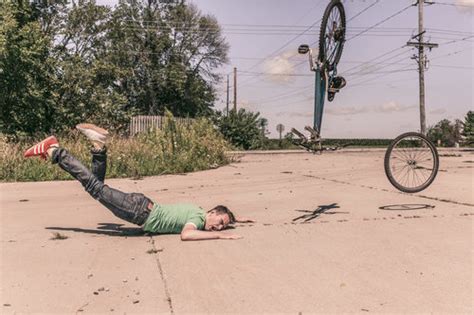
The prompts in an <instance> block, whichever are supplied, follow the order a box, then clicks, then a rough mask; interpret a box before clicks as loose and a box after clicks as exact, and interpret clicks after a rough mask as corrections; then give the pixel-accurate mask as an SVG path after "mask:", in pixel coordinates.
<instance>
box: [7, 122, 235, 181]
mask: <svg viewBox="0 0 474 315" xmlns="http://www.w3.org/2000/svg"><path fill="white" fill-rule="evenodd" d="M168 118H169V119H167V120H166V123H165V124H164V126H163V129H161V130H160V129H156V130H151V131H150V132H149V133H144V134H140V135H138V136H136V137H133V138H128V139H127V138H124V137H119V136H117V135H114V136H112V137H111V140H110V142H109V144H108V165H107V178H114V177H135V178H139V177H142V176H149V175H160V174H173V173H183V172H192V171H198V170H204V169H209V168H213V167H218V166H221V165H224V164H227V163H228V162H229V160H228V158H227V156H226V155H225V151H226V150H227V149H228V144H227V142H226V141H225V140H224V139H223V137H222V135H221V134H219V132H217V130H215V128H214V126H213V125H212V124H211V122H210V121H209V120H208V119H206V118H199V119H196V120H195V121H194V122H193V123H192V124H190V125H182V124H179V123H177V122H176V120H175V119H173V117H171V115H170V114H168ZM58 139H59V141H60V143H61V146H62V147H64V148H66V149H67V150H68V151H70V152H71V153H72V154H73V155H74V156H75V157H77V158H78V159H79V160H81V161H84V164H85V165H87V164H89V163H90V152H89V151H90V149H89V148H90V143H88V142H87V141H86V139H85V137H84V136H82V135H81V134H80V133H79V132H77V131H75V130H74V131H72V132H70V133H68V134H64V135H63V136H62V137H59V138H58ZM32 144H33V143H32V142H28V143H26V142H22V143H12V142H8V141H7V139H6V138H5V137H0V149H1V152H2V154H1V155H0V181H42V180H57V179H72V177H71V176H70V175H69V174H67V173H66V172H64V171H63V170H61V169H60V168H59V167H57V166H56V165H52V164H51V163H45V162H44V161H43V160H41V159H39V158H29V159H25V158H23V152H24V150H26V149H27V148H28V147H29V146H31V145H32Z"/></svg>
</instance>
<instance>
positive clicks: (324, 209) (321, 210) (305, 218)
mask: <svg viewBox="0 0 474 315" xmlns="http://www.w3.org/2000/svg"><path fill="white" fill-rule="evenodd" d="M338 208H340V207H339V206H338V205H337V203H332V204H330V205H320V206H318V207H317V208H316V209H315V210H313V211H311V210H295V211H298V212H303V213H305V214H303V215H301V216H299V217H296V218H294V219H293V220H292V221H293V222H296V221H298V220H299V222H309V221H312V220H314V219H316V218H317V217H319V216H320V215H321V214H337V213H346V214H347V213H349V212H340V211H328V210H331V209H338Z"/></svg>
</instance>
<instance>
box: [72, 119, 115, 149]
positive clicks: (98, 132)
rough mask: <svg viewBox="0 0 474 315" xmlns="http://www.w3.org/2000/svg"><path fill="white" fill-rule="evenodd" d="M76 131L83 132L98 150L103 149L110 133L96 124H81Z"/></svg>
mask: <svg viewBox="0 0 474 315" xmlns="http://www.w3.org/2000/svg"><path fill="white" fill-rule="evenodd" d="M76 129H77V130H79V131H80V132H82V133H83V134H84V135H85V136H86V137H87V139H89V140H90V141H91V142H92V143H93V144H94V147H95V148H96V149H102V148H103V147H104V145H105V142H106V141H107V136H108V135H109V132H108V131H107V130H105V129H104V128H100V127H98V126H96V125H94V124H79V125H77V126H76Z"/></svg>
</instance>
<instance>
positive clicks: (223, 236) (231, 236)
mask: <svg viewBox="0 0 474 315" xmlns="http://www.w3.org/2000/svg"><path fill="white" fill-rule="evenodd" d="M219 238H220V239H222V240H238V239H241V238H243V236H240V235H237V234H224V233H222V234H221V235H219Z"/></svg>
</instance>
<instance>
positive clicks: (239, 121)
mask: <svg viewBox="0 0 474 315" xmlns="http://www.w3.org/2000/svg"><path fill="white" fill-rule="evenodd" d="M214 122H215V124H216V126H217V127H218V129H219V131H220V132H221V133H222V134H223V135H224V138H225V139H227V140H228V141H229V142H230V143H232V144H233V145H234V146H236V147H237V148H239V149H244V150H249V149H258V148H260V147H262V144H263V142H264V140H265V135H264V130H265V129H264V128H265V126H266V124H267V121H266V119H265V118H261V117H260V113H253V112H251V111H247V110H245V109H244V108H241V109H239V110H238V111H236V110H234V109H233V110H231V111H229V114H228V115H224V114H222V113H220V112H218V113H217V114H216V115H215V116H214ZM262 130H263V131H262Z"/></svg>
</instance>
